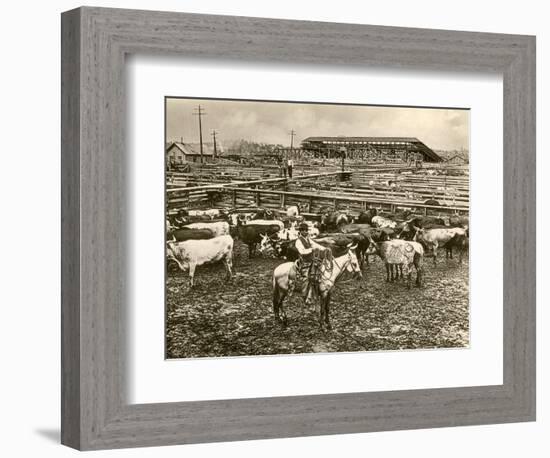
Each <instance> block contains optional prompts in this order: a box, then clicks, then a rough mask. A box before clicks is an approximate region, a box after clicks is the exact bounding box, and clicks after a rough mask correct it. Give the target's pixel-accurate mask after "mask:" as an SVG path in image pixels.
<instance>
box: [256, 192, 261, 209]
mask: <svg viewBox="0 0 550 458" xmlns="http://www.w3.org/2000/svg"><path fill="white" fill-rule="evenodd" d="M256 206H257V207H259V206H260V191H256Z"/></svg>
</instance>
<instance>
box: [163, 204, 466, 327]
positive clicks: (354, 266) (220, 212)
mask: <svg viewBox="0 0 550 458" xmlns="http://www.w3.org/2000/svg"><path fill="white" fill-rule="evenodd" d="M301 212H302V209H301V208H300V207H299V206H289V207H287V208H285V209H278V210H270V209H266V208H233V209H207V210H190V209H184V210H180V211H178V212H177V213H175V214H171V215H170V216H169V217H168V218H167V220H166V253H167V268H168V270H169V272H172V271H173V270H177V269H181V270H182V271H187V272H188V275H189V282H190V287H193V286H194V285H195V284H196V283H197V280H196V279H195V276H196V275H197V267H199V269H198V275H199V278H200V266H202V265H204V264H209V263H215V262H219V263H221V264H223V266H224V268H225V275H226V278H227V280H228V281H231V279H232V278H233V276H234V268H233V260H234V259H233V258H234V256H235V243H240V244H244V245H245V246H246V247H247V248H248V257H249V258H255V257H258V256H263V257H270V258H279V259H280V265H279V266H278V267H277V269H278V270H277V269H275V271H274V272H273V274H272V278H273V283H272V284H271V285H266V287H271V288H272V296H273V303H272V306H273V314H274V316H275V319H276V320H277V322H279V323H281V324H282V325H283V326H286V314H285V313H284V308H283V307H282V302H283V300H284V296H285V290H284V285H283V284H282V283H281V280H280V278H282V277H281V274H280V272H281V271H283V270H285V269H287V270H288V269H290V267H291V266H292V264H293V263H294V262H296V261H297V260H298V259H299V253H298V251H297V248H296V240H297V239H298V230H297V227H298V225H299V224H302V223H306V224H307V226H308V233H309V236H310V237H311V238H312V239H313V240H314V241H315V242H316V243H317V244H319V245H321V246H323V247H324V248H325V249H326V250H327V251H330V254H331V256H330V259H331V260H332V261H328V262H331V263H332V264H331V265H327V267H326V269H327V272H328V273H329V274H330V275H332V274H333V272H334V270H335V269H336V267H335V266H337V267H338V268H342V271H344V270H346V269H347V270H348V271H349V272H352V273H353V272H354V273H355V274H357V275H355V276H359V277H360V276H362V272H364V271H365V269H367V268H369V269H370V268H377V267H376V266H370V264H372V262H373V260H374V259H376V258H379V259H381V260H382V262H381V263H378V264H379V265H382V266H383V267H382V268H383V269H385V279H386V281H387V282H388V283H392V282H398V281H400V280H403V281H404V282H405V284H406V286H407V287H408V288H411V282H412V274H413V273H414V272H415V273H416V279H415V280H416V281H415V284H416V286H418V287H422V285H423V281H424V269H425V267H424V258H432V259H433V261H432V262H433V263H434V265H435V264H436V263H437V260H438V258H439V257H440V253H441V252H442V251H444V253H445V258H446V262H448V263H450V262H455V263H457V264H460V263H462V262H463V257H464V255H465V254H467V252H468V247H469V221H468V217H466V216H458V215H452V216H423V215H418V214H414V213H411V212H410V211H403V212H400V213H383V212H381V211H380V210H377V209H376V208H369V209H366V210H365V211H362V212H360V213H355V214H354V213H352V212H350V211H347V210H346V211H342V210H334V209H326V210H323V211H322V212H321V213H320V214H319V215H316V216H315V217H314V216H312V215H310V214H307V215H306V216H304V215H302V214H301ZM237 241H238V242H237ZM441 249H442V250H441ZM455 255H458V258H457V259H456V260H454V256H455ZM451 260H452V261H451ZM284 266H286V267H284ZM338 272H339V273H338V275H337V276H335V277H334V278H333V279H332V280H327V282H328V283H327V285H329V286H326V288H325V289H323V287H321V288H320V289H319V298H318V299H319V304H317V310H319V311H320V314H319V324H320V326H321V327H323V326H324V327H326V328H330V320H329V313H328V310H329V302H330V295H331V290H332V288H333V287H335V284H336V282H337V280H338V279H339V278H340V277H339V276H340V274H341V273H342V272H340V271H338ZM287 275H288V274H287ZM330 275H328V274H327V277H326V278H329V277H330ZM359 281H364V280H359ZM281 285H283V286H281ZM321 286H322V285H321ZM336 287H337V285H336Z"/></svg>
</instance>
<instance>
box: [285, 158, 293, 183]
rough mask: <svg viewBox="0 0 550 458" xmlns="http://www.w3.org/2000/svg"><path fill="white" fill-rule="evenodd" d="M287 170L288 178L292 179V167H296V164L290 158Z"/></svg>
mask: <svg viewBox="0 0 550 458" xmlns="http://www.w3.org/2000/svg"><path fill="white" fill-rule="evenodd" d="M286 164H287V170H288V178H292V167H293V166H294V162H293V161H292V158H291V157H290V156H289V157H288V161H287V163H286Z"/></svg>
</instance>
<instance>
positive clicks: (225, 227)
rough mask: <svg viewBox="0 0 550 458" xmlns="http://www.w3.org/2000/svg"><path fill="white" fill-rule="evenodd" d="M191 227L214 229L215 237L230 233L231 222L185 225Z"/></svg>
mask: <svg viewBox="0 0 550 458" xmlns="http://www.w3.org/2000/svg"><path fill="white" fill-rule="evenodd" d="M183 228H184V229H185V228H189V229H208V230H210V231H212V234H214V237H219V236H220V235H229V223H227V222H226V221H218V222H216V223H191V224H187V225H185V226H184V227H183Z"/></svg>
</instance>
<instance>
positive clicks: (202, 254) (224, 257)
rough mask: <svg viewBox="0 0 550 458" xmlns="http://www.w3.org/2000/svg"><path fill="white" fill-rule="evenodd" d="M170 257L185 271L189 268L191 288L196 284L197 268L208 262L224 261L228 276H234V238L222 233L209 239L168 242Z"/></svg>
mask: <svg viewBox="0 0 550 458" xmlns="http://www.w3.org/2000/svg"><path fill="white" fill-rule="evenodd" d="M166 252H167V257H168V259H171V260H174V261H175V262H176V263H177V265H178V266H179V268H180V269H181V270H183V271H184V272H185V271H186V270H189V281H190V283H191V288H192V287H193V286H194V277H195V269H196V268H197V266H202V265H203V264H206V263H211V262H217V261H223V264H224V266H225V269H226V270H227V278H228V279H230V278H231V277H232V276H233V271H232V269H233V239H232V238H231V236H230V235H222V236H221V237H215V238H213V239H209V240H186V241H185V242H171V241H170V242H166Z"/></svg>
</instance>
